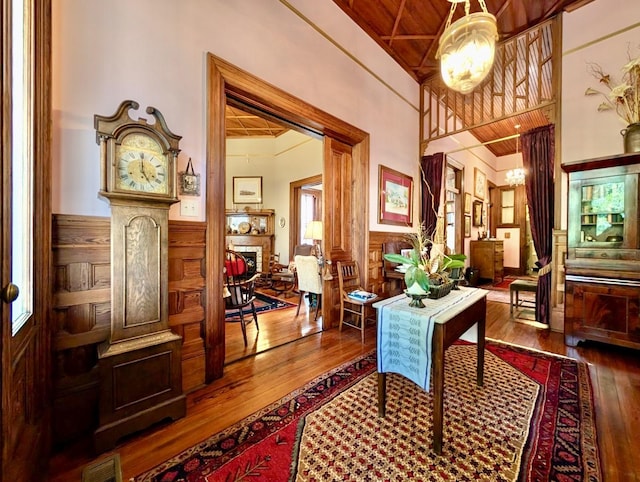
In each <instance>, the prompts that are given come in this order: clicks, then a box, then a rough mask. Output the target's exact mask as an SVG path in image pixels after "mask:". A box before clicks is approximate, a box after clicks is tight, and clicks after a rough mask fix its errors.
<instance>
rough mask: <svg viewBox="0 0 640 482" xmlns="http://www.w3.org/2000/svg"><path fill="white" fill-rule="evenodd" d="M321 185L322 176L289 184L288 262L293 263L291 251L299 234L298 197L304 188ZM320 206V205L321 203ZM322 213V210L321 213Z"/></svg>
mask: <svg viewBox="0 0 640 482" xmlns="http://www.w3.org/2000/svg"><path fill="white" fill-rule="evenodd" d="M320 183H322V174H320V175H318V176H311V177H307V178H304V179H298V180H297V181H293V182H291V183H289V261H293V249H294V248H295V247H296V245H297V244H299V243H298V233H299V232H300V202H299V197H300V194H301V193H302V191H303V190H304V186H308V185H310V184H320ZM321 204H322V203H321ZM322 212H324V210H323V211H322Z"/></svg>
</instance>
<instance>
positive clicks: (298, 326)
mask: <svg viewBox="0 0 640 482" xmlns="http://www.w3.org/2000/svg"><path fill="white" fill-rule="evenodd" d="M259 291H260V292H262V293H265V294H267V295H270V296H275V297H278V293H276V292H275V291H273V290H271V289H268V288H260V290H259ZM279 297H280V298H281V299H283V300H284V301H287V302H289V303H291V304H292V306H291V307H289V308H281V309H278V310H270V311H266V312H262V313H258V326H259V327H260V331H258V330H257V329H256V326H255V324H254V323H250V324H249V325H247V346H244V339H243V338H242V328H241V326H240V324H239V323H227V326H226V327H225V328H226V330H225V331H226V333H225V357H224V361H225V364H226V365H228V364H229V363H232V362H235V361H238V360H241V359H243V358H246V357H250V356H254V355H256V354H257V353H262V352H265V351H267V350H270V349H272V348H274V347H277V346H281V345H284V344H286V343H290V342H292V341H295V340H298V339H300V338H302V337H305V336H307V335H311V334H314V333H319V332H320V331H322V319H321V318H318V319H317V320H314V319H313V316H311V317H309V316H307V312H308V311H309V301H308V299H307V298H305V299H304V300H303V306H301V307H300V313H299V314H298V315H297V316H296V311H297V309H298V301H299V298H300V297H299V295H298V294H297V293H295V294H294V293H290V294H288V297H284V296H283V295H280V296H279ZM311 311H312V312H313V309H312V310H311ZM249 318H250V317H249Z"/></svg>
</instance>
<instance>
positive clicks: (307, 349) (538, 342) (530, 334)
mask: <svg viewBox="0 0 640 482" xmlns="http://www.w3.org/2000/svg"><path fill="white" fill-rule="evenodd" d="M301 311H302V310H301ZM293 313H294V314H295V309H294V312H293ZM554 316H560V317H562V312H554ZM300 317H304V318H307V314H306V311H305V314H304V315H302V313H301V315H300ZM265 323H266V321H265ZM237 328H238V331H239V327H237ZM262 334H263V332H262V325H261V335H262ZM486 335H487V337H488V338H492V339H498V340H502V341H505V342H508V343H514V344H518V345H522V346H527V347H530V348H534V349H538V350H544V351H548V352H553V353H557V354H560V355H566V356H569V357H571V358H576V359H578V360H582V361H585V362H587V363H589V364H590V372H591V380H592V383H593V391H594V398H595V406H596V422H597V427H598V432H597V436H598V441H599V445H600V453H601V457H602V467H603V473H604V479H603V480H605V481H608V482H617V481H619V482H623V481H624V482H640V457H638V453H640V353H639V352H638V351H633V350H628V349H624V348H619V347H614V346H609V345H603V344H596V343H590V344H588V345H585V346H581V347H577V348H571V347H567V346H565V345H564V340H563V336H562V334H561V333H554V332H548V331H546V330H539V329H536V328H534V327H532V326H529V325H526V324H522V323H518V322H513V321H510V320H509V305H508V304H505V303H495V302H488V303H487V332H486ZM374 348H375V327H373V326H372V327H370V328H369V329H368V331H367V336H366V343H365V344H364V345H362V344H361V343H360V333H359V332H358V331H356V330H353V329H349V328H345V329H344V330H343V332H342V333H339V332H338V330H337V329H332V330H329V331H328V332H324V333H317V334H313V335H309V336H306V337H304V338H302V339H300V340H299V341H295V342H290V343H287V344H285V345H282V346H280V347H277V348H273V349H270V350H268V351H265V352H263V353H260V354H257V355H256V356H252V357H248V358H244V359H242V360H240V361H237V362H234V363H231V364H229V365H228V366H227V367H226V369H225V375H224V377H223V378H222V379H220V380H216V381H215V382H213V383H212V384H211V385H209V386H207V387H206V388H204V389H202V390H200V391H197V392H194V393H192V394H190V395H189V396H188V406H187V416H186V417H185V418H183V419H181V420H178V421H176V422H174V423H171V424H165V425H161V426H157V427H154V428H151V429H148V430H146V431H145V432H144V433H142V434H140V435H137V436H133V437H131V438H129V439H128V440H126V441H123V442H122V443H121V444H120V445H119V446H118V447H117V448H116V450H115V452H117V453H119V454H120V458H121V461H122V469H123V476H124V479H123V480H128V479H129V477H133V476H135V475H138V474H140V473H142V472H144V471H146V470H148V469H150V468H152V467H153V466H155V465H157V464H159V463H161V462H163V461H164V460H166V459H168V458H169V457H171V456H173V455H175V454H177V453H179V452H180V451H182V450H184V449H186V448H187V447H190V446H192V445H194V444H196V443H198V442H200V441H202V440H203V439H205V438H207V436H209V435H211V434H213V433H215V432H217V431H219V430H222V429H224V428H226V427H228V426H229V425H231V424H233V423H235V422H237V421H239V420H241V419H242V418H244V417H246V416H248V415H250V414H251V413H253V412H255V411H256V410H258V409H260V408H262V407H263V406H265V405H267V404H269V403H271V402H274V401H276V400H278V399H279V398H280V397H282V396H284V395H286V394H287V393H289V392H290V391H292V390H294V389H295V388H298V387H299V386H300V385H302V384H304V383H305V382H307V381H309V380H311V379H313V378H314V377H316V376H318V375H321V374H322V373H324V372H326V371H328V370H330V369H331V368H333V367H335V366H337V365H340V364H341V363H343V362H346V361H349V360H351V359H352V358H354V357H356V356H358V355H360V354H363V353H366V352H368V351H370V350H372V349H374ZM445 389H446V388H445ZM90 450H91V444H90V442H89V441H83V442H81V443H78V444H76V445H75V446H73V447H68V448H66V449H65V450H64V451H62V452H60V453H57V454H55V455H54V456H53V458H52V459H51V463H50V471H49V476H50V479H49V480H51V481H53V482H62V481H71V480H76V481H79V480H81V475H80V474H81V472H82V467H83V466H85V465H86V464H88V463H90V462H93V461H95V460H98V459H100V458H103V457H106V456H107V455H109V454H102V455H101V456H100V457H98V458H94V457H93V456H92V455H91V453H90Z"/></svg>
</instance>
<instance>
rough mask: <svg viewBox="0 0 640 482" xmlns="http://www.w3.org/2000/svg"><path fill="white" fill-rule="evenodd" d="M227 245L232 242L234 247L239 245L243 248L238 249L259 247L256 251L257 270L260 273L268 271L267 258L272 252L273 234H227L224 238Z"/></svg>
mask: <svg viewBox="0 0 640 482" xmlns="http://www.w3.org/2000/svg"><path fill="white" fill-rule="evenodd" d="M225 242H226V245H227V247H228V246H229V244H232V245H233V246H234V247H239V246H241V247H242V248H243V249H239V250H238V251H240V252H242V251H250V250H249V249H247V248H250V247H251V246H255V247H259V248H261V249H259V250H258V249H256V251H257V252H258V259H257V264H258V270H259V271H261V272H262V273H268V272H269V258H270V257H271V255H272V254H273V243H274V236H273V235H272V234H245V235H227V236H226V238H225Z"/></svg>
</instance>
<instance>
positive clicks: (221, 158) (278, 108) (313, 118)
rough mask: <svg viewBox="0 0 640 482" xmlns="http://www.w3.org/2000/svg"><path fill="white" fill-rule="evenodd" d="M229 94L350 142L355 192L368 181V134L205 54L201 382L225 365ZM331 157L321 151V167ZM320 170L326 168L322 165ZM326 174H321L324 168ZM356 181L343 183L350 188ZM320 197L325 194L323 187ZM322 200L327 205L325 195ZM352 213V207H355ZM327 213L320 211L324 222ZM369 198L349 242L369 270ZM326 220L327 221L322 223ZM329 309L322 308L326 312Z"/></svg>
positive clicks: (354, 222) (307, 128) (326, 324)
mask: <svg viewBox="0 0 640 482" xmlns="http://www.w3.org/2000/svg"><path fill="white" fill-rule="evenodd" d="M228 97H231V98H234V99H237V100H239V101H242V102H244V103H246V104H249V105H252V106H255V107H256V108H258V109H260V110H262V111H264V112H266V113H268V114H273V115H275V116H277V117H279V118H282V119H286V120H287V121H289V122H290V123H292V124H293V125H295V126H299V127H300V129H301V130H302V131H307V132H312V133H315V134H316V135H322V136H326V137H329V138H332V139H336V140H338V141H340V142H343V143H345V144H348V145H350V146H351V147H352V156H353V168H352V169H353V174H354V176H353V179H354V180H355V181H356V183H358V185H357V186H355V188H356V190H357V191H360V192H367V189H368V180H369V134H367V133H366V132H364V131H362V130H360V129H358V128H356V127H354V126H352V125H350V124H348V123H346V122H344V121H342V120H340V119H338V118H337V117H334V116H332V115H331V114H328V113H326V112H324V111H322V110H320V109H317V108H315V107H314V106H312V105H310V104H308V103H306V102H304V101H302V100H301V99H298V98H296V97H294V96H292V95H290V94H288V93H286V92H285V91H283V90H281V89H279V88H277V87H275V86H273V85H271V84H268V83H267V82H265V81H263V80H262V79H260V78H258V77H256V76H254V75H252V74H250V73H248V72H246V71H244V70H242V69H240V68H238V67H236V66H234V65H232V64H230V63H228V62H227V61H225V60H223V59H221V58H219V57H216V56H215V55H213V54H211V53H209V54H208V55H207V108H206V122H207V127H206V143H207V153H206V208H205V212H206V222H207V246H206V268H205V269H206V274H207V286H206V299H207V300H208V302H207V304H206V307H205V327H204V331H205V352H206V355H205V381H206V382H207V383H209V382H211V381H212V380H214V379H216V378H220V377H221V376H222V372H223V367H224V352H225V346H224V340H225V333H224V331H225V323H224V305H223V303H222V302H221V301H222V298H221V293H222V290H223V280H222V276H218V275H217V273H222V269H223V262H224V259H223V258H224V250H223V249H222V248H223V247H224V245H225V239H224V237H225V226H226V222H225V215H224V207H225V169H226V168H225V164H226V157H225V152H226V148H225V144H226V136H225V107H226V103H227V98H228ZM328 162H330V160H329V159H327V154H326V152H325V159H324V162H323V164H324V166H326V165H327V163H328ZM323 170H324V167H323ZM323 175H324V173H323ZM353 188H354V186H341V189H342V190H344V192H349V191H350V190H351V189H353ZM323 196H325V193H324V191H323ZM323 205H326V203H325V202H324V199H323ZM354 212H355V210H354ZM329 216H331V213H328V212H326V211H325V212H323V220H324V221H326V220H327V219H329ZM368 218H369V216H368V202H365V212H364V213H363V212H362V211H360V212H359V213H358V215H357V216H355V215H354V219H352V220H351V226H349V228H350V229H353V230H354V231H355V232H357V233H358V234H359V235H358V236H354V237H353V239H354V242H353V245H352V246H350V248H351V254H352V256H353V259H354V260H356V261H358V263H359V264H360V266H362V268H363V269H362V272H363V273H366V272H367V260H368V256H367V253H368V249H367V248H368V239H369V231H368ZM325 225H327V224H326V222H325ZM331 284H332V283H331V282H325V286H324V288H323V289H325V292H329V291H330V290H331ZM326 311H328V310H325V312H326ZM330 326H331V316H323V329H327V328H330Z"/></svg>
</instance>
